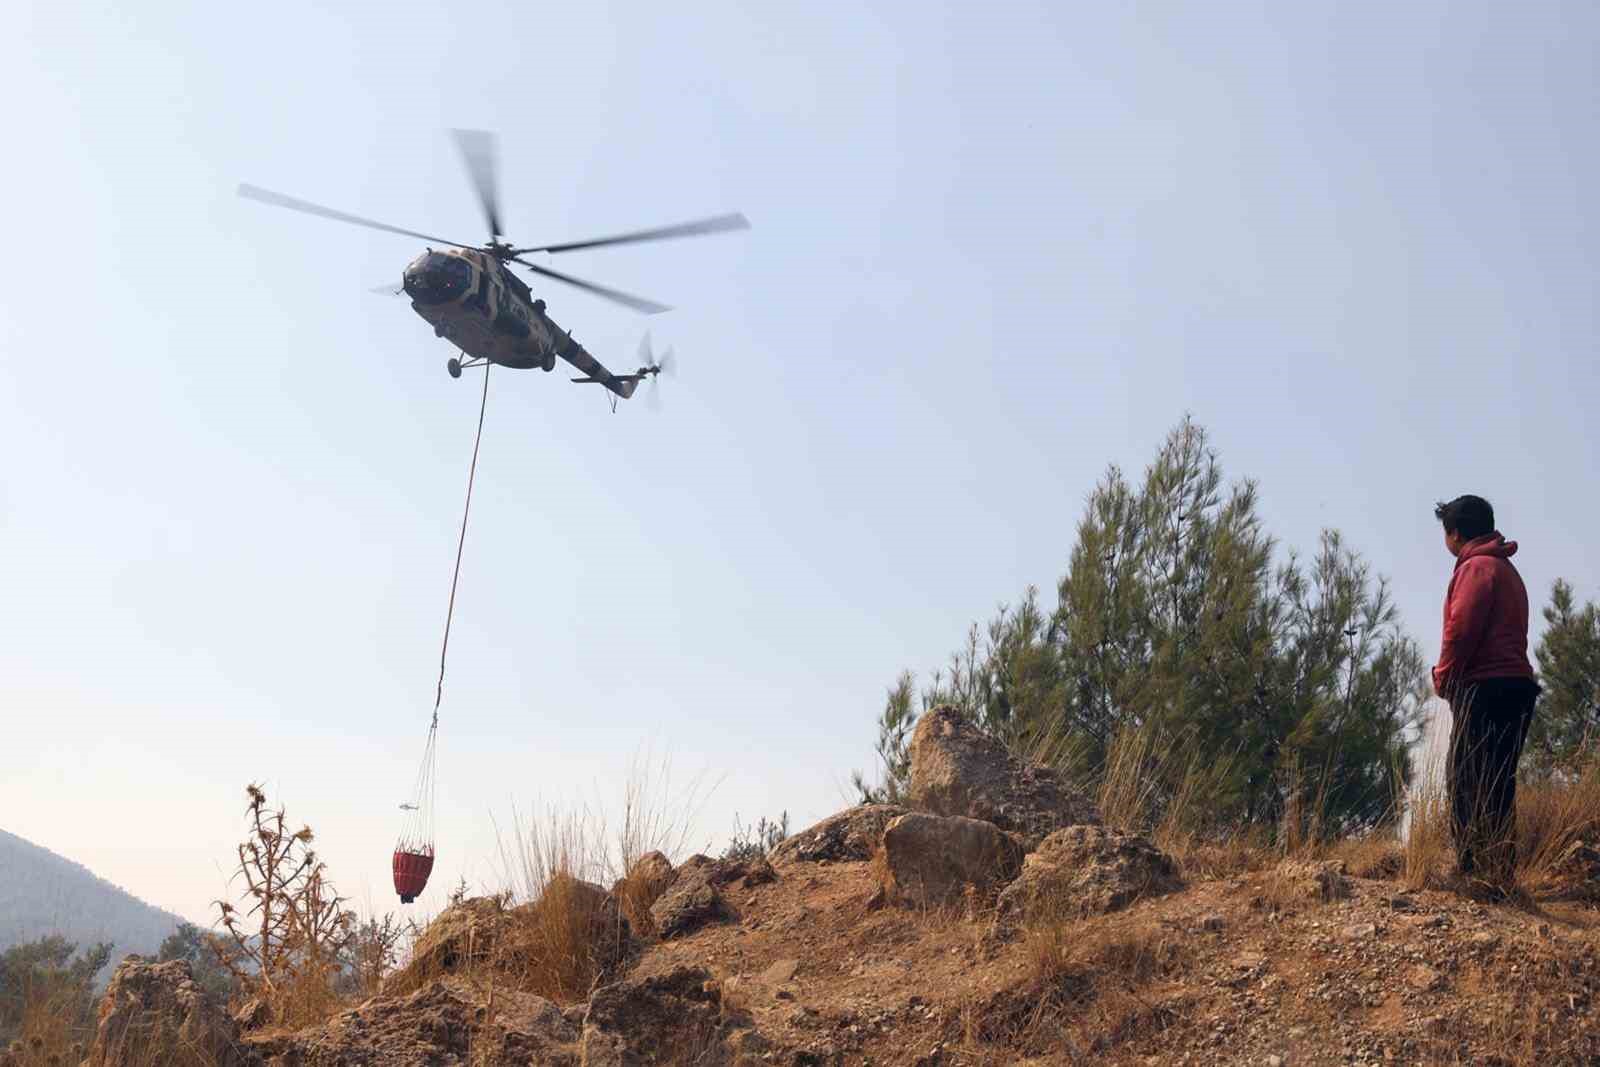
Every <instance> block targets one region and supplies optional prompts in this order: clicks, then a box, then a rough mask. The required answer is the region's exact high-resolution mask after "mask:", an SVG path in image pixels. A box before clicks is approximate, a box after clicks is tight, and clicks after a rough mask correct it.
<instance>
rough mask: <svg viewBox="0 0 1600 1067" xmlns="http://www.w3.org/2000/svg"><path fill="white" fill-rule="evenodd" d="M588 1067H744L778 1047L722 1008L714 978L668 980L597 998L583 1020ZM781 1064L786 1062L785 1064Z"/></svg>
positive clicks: (694, 974)
mask: <svg viewBox="0 0 1600 1067" xmlns="http://www.w3.org/2000/svg"><path fill="white" fill-rule="evenodd" d="M581 1048H582V1059H581V1065H582V1067H634V1065H635V1064H647V1063H661V1064H667V1063H706V1064H729V1065H737V1067H744V1065H747V1064H757V1063H761V1062H763V1058H762V1057H763V1055H765V1054H767V1053H769V1052H770V1051H771V1049H772V1046H771V1045H770V1044H769V1043H768V1042H767V1041H766V1040H765V1039H764V1038H762V1036H761V1035H760V1034H758V1033H756V1032H755V1031H754V1030H753V1028H752V1027H751V1024H750V1020H749V1018H748V1017H747V1016H744V1015H742V1014H740V1013H738V1012H735V1011H732V1010H731V1009H730V1008H729V1007H728V1005H727V1004H725V1003H724V1002H723V1000H722V994H721V987H720V986H719V985H718V983H717V982H716V981H715V980H714V979H713V978H712V976H711V974H710V972H708V971H705V970H702V969H701V968H698V967H680V968H678V969H676V970H674V971H672V972H670V973H668V974H664V975H658V976H655V977H651V978H644V979H635V980H629V981H625V982H619V983H617V984H614V985H610V986H605V987H603V988H601V989H597V990H595V993H594V995H593V996H592V997H590V998H589V1011H588V1014H587V1015H586V1016H585V1017H584V1024H583V1038H582V1045H581ZM780 1062H781V1061H780Z"/></svg>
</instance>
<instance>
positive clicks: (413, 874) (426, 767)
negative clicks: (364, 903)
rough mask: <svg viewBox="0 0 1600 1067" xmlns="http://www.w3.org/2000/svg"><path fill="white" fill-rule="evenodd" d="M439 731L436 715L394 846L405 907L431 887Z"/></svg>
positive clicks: (397, 883)
mask: <svg viewBox="0 0 1600 1067" xmlns="http://www.w3.org/2000/svg"><path fill="white" fill-rule="evenodd" d="M438 730H439V719H438V716H437V714H436V715H435V716H434V720H433V723H432V724H431V725H430V726H429V727H428V744H427V747H426V748H424V749H423V751H422V767H421V769H419V770H418V771H417V784H416V785H415V786H414V787H413V788H412V791H411V801H410V802H409V803H406V804H402V805H400V808H401V810H402V811H405V812H407V813H408V814H407V816H406V824H405V828H404V829H403V830H402V831H401V833H400V840H399V841H398V842H397V843H396V844H395V846H394V856H393V865H394V891H395V892H396V893H398V894H400V903H402V904H410V903H411V902H412V901H413V900H416V899H417V897H418V896H420V895H421V894H422V891H423V889H425V888H426V887H427V885H428V875H430V874H432V873H433V782H434V759H435V752H436V748H437V745H436V742H437V739H438Z"/></svg>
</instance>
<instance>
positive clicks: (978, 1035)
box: [631, 862, 1600, 1067]
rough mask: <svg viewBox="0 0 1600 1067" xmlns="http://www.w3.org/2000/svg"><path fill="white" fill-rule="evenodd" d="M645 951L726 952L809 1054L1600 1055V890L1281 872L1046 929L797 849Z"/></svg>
mask: <svg viewBox="0 0 1600 1067" xmlns="http://www.w3.org/2000/svg"><path fill="white" fill-rule="evenodd" d="M779 873H780V878H779V879H778V880H777V881H776V882H773V883H771V884H767V885H761V886H756V887H754V888H751V889H742V890H731V891H730V892H729V893H728V894H727V898H728V903H729V904H730V905H731V906H732V907H733V908H734V909H735V911H736V912H737V916H736V917H735V918H733V919H730V920H729V921H726V922H722V923H718V924H714V925H711V926H708V927H705V928H702V929H700V930H698V931H696V932H694V933H692V934H689V935H687V936H684V937H680V938H675V939H673V940H670V941H666V942H661V943H655V944H652V945H650V946H648V947H647V948H646V949H645V950H644V952H643V954H642V955H641V957H640V958H639V959H638V960H637V962H636V963H635V964H634V967H633V968H632V969H631V970H632V973H633V974H635V975H638V976H651V975H666V974H669V973H671V972H673V971H674V970H676V969H679V968H681V967H684V966H697V967H702V968H705V969H706V970H708V971H709V972H710V973H711V974H712V975H713V976H714V978H715V980H716V981H717V982H718V983H719V984H720V994H721V997H722V999H723V1002H724V1004H725V1006H726V1007H727V1009H728V1010H730V1011H736V1012H738V1013H741V1014H744V1013H748V1016H749V1017H750V1018H751V1019H752V1020H753V1022H754V1023H755V1026H756V1027H757V1029H758V1030H759V1031H760V1032H761V1033H762V1034H763V1035H765V1036H766V1037H767V1038H768V1039H769V1040H771V1041H772V1042H774V1043H775V1044H776V1045H778V1046H786V1047H788V1048H790V1049H795V1050H800V1056H799V1057H798V1059H799V1061H800V1062H808V1061H809V1062H819V1063H842V1064H852V1065H853V1064H918V1065H924V1064H926V1065H931V1064H950V1065H957V1064H962V1065H965V1064H1020V1063H1031V1064H1069V1063H1084V1062H1094V1063H1105V1064H1217V1063H1226V1064H1262V1065H1272V1067H1287V1065H1291V1064H1292V1065H1301V1064H1390V1063H1404V1064H1519V1065H1520V1064H1533V1063H1539V1064H1584V1063H1600V1019H1597V1018H1596V1016H1595V1013H1594V1005H1593V1000H1594V996H1595V990H1596V983H1597V982H1600V966H1597V948H1600V913H1597V912H1595V911H1592V910H1588V909H1584V908H1580V907H1576V906H1570V907H1569V906H1557V905H1549V906H1542V907H1541V906H1535V905H1529V906H1524V907H1520V908H1519V907H1513V906H1509V905H1489V904H1483V903H1479V902H1475V901H1473V900H1470V899H1467V898H1465V897H1463V896H1460V895H1457V894H1455V893H1452V892H1445V891H1437V890H1424V891H1417V892H1407V891H1405V890H1404V889H1403V887H1402V886H1401V885H1400V884H1399V883H1398V882H1392V881H1383V880H1371V879H1355V878H1352V879H1348V880H1347V881H1345V882H1344V883H1343V884H1342V889H1341V892H1342V894H1343V895H1339V894H1335V895H1334V899H1324V897H1325V896H1326V894H1321V895H1319V894H1315V893H1312V894H1307V893H1305V892H1303V891H1300V890H1297V889H1296V888H1295V887H1293V886H1289V887H1288V888H1286V884H1285V882H1284V880H1283V879H1282V878H1281V877H1280V876H1279V875H1277V874H1276V873H1275V872H1274V871H1270V870H1269V871H1264V872H1256V873H1253V874H1247V875H1241V876H1236V877H1230V878H1223V879H1218V880H1214V881H1204V882H1198V883H1193V884H1191V885H1190V886H1189V887H1188V888H1187V889H1185V890H1184V891H1182V892H1179V893H1174V894H1170V895H1167V896H1162V897H1157V898H1154V899H1147V900H1142V901H1139V902H1137V903H1135V904H1134V905H1133V906H1132V907H1130V908H1128V909H1126V910H1123V911H1120V912H1116V913H1113V914H1110V915H1103V916H1097V917H1092V918H1088V919H1081V920H1073V921H1069V922H1064V923H1061V924H1055V925H1047V926H1043V927H1035V928H1031V929H1025V928H1007V927H1004V926H1001V925H998V924H997V923H996V921H995V919H994V916H993V913H992V911H991V910H989V909H985V908H983V907H982V906H973V907H972V908H970V909H968V911H969V913H966V914H963V913H952V912H937V913H936V912H917V911H910V910H905V909H902V908H898V907H895V906H893V905H887V906H885V905H882V904H880V903H879V902H877V901H875V900H873V894H874V890H875V888H876V886H877V880H876V875H875V872H874V869H873V866H872V864H870V863H865V862H861V863H850V862H845V863H827V862H823V863H793V864H789V865H786V866H784V867H782V868H780V872H779Z"/></svg>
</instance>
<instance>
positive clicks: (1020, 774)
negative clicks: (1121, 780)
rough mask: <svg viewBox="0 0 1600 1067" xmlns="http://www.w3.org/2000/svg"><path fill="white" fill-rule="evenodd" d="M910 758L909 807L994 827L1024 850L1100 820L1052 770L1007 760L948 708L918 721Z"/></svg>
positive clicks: (1090, 805)
mask: <svg viewBox="0 0 1600 1067" xmlns="http://www.w3.org/2000/svg"><path fill="white" fill-rule="evenodd" d="M910 755H911V788H910V794H911V806H912V807H914V808H917V809H919V810H921V811H929V812H933V813H934V814H936V815H964V816H966V817H968V818H972V819H983V820H985V821H986V822H992V823H994V824H995V825H996V826H998V827H1000V828H1001V829H1002V830H1010V831H1012V832H1013V833H1015V834H1017V835H1019V836H1020V837H1021V838H1022V840H1023V842H1024V844H1025V845H1026V846H1027V847H1028V849H1029V850H1032V849H1034V848H1036V847H1038V844H1039V842H1040V841H1043V840H1044V838H1045V837H1046V836H1048V835H1049V834H1050V833H1052V832H1053V831H1056V830H1059V829H1061V828H1062V827H1064V826H1079V825H1091V824H1098V823H1099V822H1100V812H1099V811H1098V810H1097V809H1096V808H1095V805H1094V802H1093V801H1091V800H1090V799H1089V798H1088V797H1087V796H1085V795H1083V794H1082V793H1080V792H1078V791H1077V790H1074V789H1073V788H1071V787H1070V786H1069V785H1068V784H1067V783H1065V782H1063V781H1062V780H1061V777H1060V776H1059V775H1058V774H1057V773H1056V772H1055V771H1053V770H1051V769H1050V768H1048V767H1044V766H1041V765H1039V764H1033V763H1024V762H1022V761H1020V760H1017V759H1015V758H1013V757H1012V756H1011V755H1010V754H1009V753H1007V752H1006V750H1005V747H1004V746H1003V745H1001V744H1000V742H998V741H996V740H995V739H994V738H992V737H989V736H988V735H987V734H984V733H983V732H982V731H980V730H979V729H978V728H977V727H976V726H974V725H973V724H972V723H971V722H970V721H968V720H967V718H966V717H965V716H963V715H962V714H961V713H960V712H958V711H956V709H954V708H952V707H949V706H941V707H937V708H934V709H932V710H931V711H929V712H927V713H926V714H924V715H923V716H922V718H921V719H920V720H918V722H917V727H916V729H915V730H914V731H913V732H912V735H911V748H910Z"/></svg>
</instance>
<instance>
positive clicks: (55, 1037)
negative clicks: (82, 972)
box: [0, 990, 90, 1067]
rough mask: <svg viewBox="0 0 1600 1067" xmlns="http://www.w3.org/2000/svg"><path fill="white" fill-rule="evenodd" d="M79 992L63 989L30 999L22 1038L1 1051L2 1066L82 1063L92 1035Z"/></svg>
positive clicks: (25, 1013)
mask: <svg viewBox="0 0 1600 1067" xmlns="http://www.w3.org/2000/svg"><path fill="white" fill-rule="evenodd" d="M79 1008H80V1001H79V999H78V997H77V995H76V992H75V991H70V990H62V991H55V992H51V993H45V994H42V995H38V996H31V997H29V998H28V1001H27V1004H26V1006H25V1007H24V1008H23V1011H22V1022H21V1026H20V1027H19V1028H18V1031H17V1032H18V1037H17V1040H16V1041H13V1042H12V1043H11V1045H10V1046H9V1047H8V1048H6V1049H5V1050H4V1051H0V1067H47V1065H48V1067H56V1065H59V1064H71V1065H72V1067H77V1064H78V1063H80V1062H82V1060H83V1057H84V1055H85V1050H86V1047H87V1042H88V1040H89V1038H90V1034H89V1033H88V1031H87V1026H86V1023H85V1021H84V1020H83V1019H82V1018H81V1017H80V1016H79Z"/></svg>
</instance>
